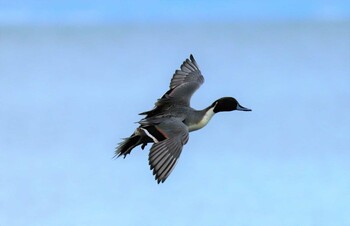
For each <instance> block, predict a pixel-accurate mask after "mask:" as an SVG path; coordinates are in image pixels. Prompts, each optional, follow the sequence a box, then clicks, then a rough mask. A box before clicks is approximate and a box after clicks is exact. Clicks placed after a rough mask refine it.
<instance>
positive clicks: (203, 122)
mask: <svg viewBox="0 0 350 226" xmlns="http://www.w3.org/2000/svg"><path fill="white" fill-rule="evenodd" d="M214 107H215V106H214ZM214 107H212V108H210V109H209V110H208V111H207V112H206V113H205V115H204V117H203V118H202V119H201V120H200V121H199V122H198V123H195V124H191V125H189V126H188V130H189V131H190V132H191V131H195V130H198V129H201V128H203V127H204V126H206V125H207V124H208V122H209V121H210V119H211V118H212V117H213V115H214V114H215V113H214Z"/></svg>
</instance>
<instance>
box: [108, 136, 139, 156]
mask: <svg viewBox="0 0 350 226" xmlns="http://www.w3.org/2000/svg"><path fill="white" fill-rule="evenodd" d="M141 143H143V142H142V139H141V136H139V135H135V134H133V135H131V136H130V137H129V138H125V139H124V141H122V142H120V143H119V145H118V147H117V148H116V150H115V156H114V157H117V158H118V157H120V156H122V155H124V158H125V157H126V156H127V155H128V154H130V152H131V150H132V149H133V148H134V147H136V146H137V145H140V144H141Z"/></svg>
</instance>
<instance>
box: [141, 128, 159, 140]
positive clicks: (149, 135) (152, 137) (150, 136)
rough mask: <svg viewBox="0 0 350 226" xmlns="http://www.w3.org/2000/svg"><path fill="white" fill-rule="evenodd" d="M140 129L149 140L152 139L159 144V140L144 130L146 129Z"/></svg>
mask: <svg viewBox="0 0 350 226" xmlns="http://www.w3.org/2000/svg"><path fill="white" fill-rule="evenodd" d="M140 129H142V130H143V131H144V132H145V133H146V135H147V136H148V137H149V138H151V139H152V140H153V142H154V143H158V142H159V141H158V140H157V138H155V137H154V136H152V134H150V133H149V132H148V131H147V130H146V129H144V128H140Z"/></svg>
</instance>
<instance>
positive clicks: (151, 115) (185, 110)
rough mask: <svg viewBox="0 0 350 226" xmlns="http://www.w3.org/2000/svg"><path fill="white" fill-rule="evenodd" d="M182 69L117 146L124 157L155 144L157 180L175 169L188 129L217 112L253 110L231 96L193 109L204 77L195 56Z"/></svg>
mask: <svg viewBox="0 0 350 226" xmlns="http://www.w3.org/2000/svg"><path fill="white" fill-rule="evenodd" d="M180 68H181V69H180V70H176V71H175V74H174V75H173V77H172V79H171V82H170V89H169V90H168V91H167V92H166V93H165V94H164V95H163V96H162V97H161V98H160V99H158V101H157V102H156V103H155V107H154V108H153V109H152V110H150V111H146V112H142V113H140V115H145V118H144V119H142V120H141V121H140V122H139V124H140V126H139V127H138V128H137V129H136V130H135V132H134V133H133V134H132V135H131V136H130V137H129V138H126V139H124V141H123V142H121V143H120V144H119V146H118V147H117V149H116V156H117V157H119V156H121V155H123V156H124V158H125V157H126V155H127V154H130V152H131V150H132V149H133V148H134V147H136V146H138V145H142V146H141V148H142V149H144V147H145V146H146V145H147V144H148V143H154V144H153V145H152V147H151V150H150V153H149V164H150V166H151V169H153V174H154V175H155V177H156V180H157V181H158V183H160V182H164V181H165V180H166V179H167V177H168V176H169V175H170V173H171V171H172V170H173V169H174V167H175V164H176V163H177V160H178V158H179V157H180V154H181V151H182V148H183V145H185V144H186V143H187V141H188V137H189V132H191V131H195V130H198V129H201V128H203V127H204V126H205V125H207V123H208V122H209V121H210V119H211V118H212V117H213V116H214V115H215V114H216V113H217V112H221V111H233V110H242V111H250V109H247V108H244V107H242V106H241V105H239V103H238V102H237V100H236V99H234V98H232V97H223V98H220V99H218V100H216V101H215V102H214V103H213V104H211V105H210V106H209V107H207V108H205V109H203V110H195V109H193V108H191V107H190V99H191V97H192V95H193V93H194V92H195V91H196V90H197V89H198V88H199V87H200V86H201V84H203V82H204V77H203V76H202V74H201V72H200V70H199V68H198V65H197V63H196V61H195V59H194V58H193V56H192V55H191V56H190V59H186V60H185V61H184V63H183V64H182V65H181V67H180Z"/></svg>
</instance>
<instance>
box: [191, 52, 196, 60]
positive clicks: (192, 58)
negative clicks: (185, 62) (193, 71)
mask: <svg viewBox="0 0 350 226" xmlns="http://www.w3.org/2000/svg"><path fill="white" fill-rule="evenodd" d="M190 60H191V61H195V59H194V57H193V55H192V53H191V54H190Z"/></svg>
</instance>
